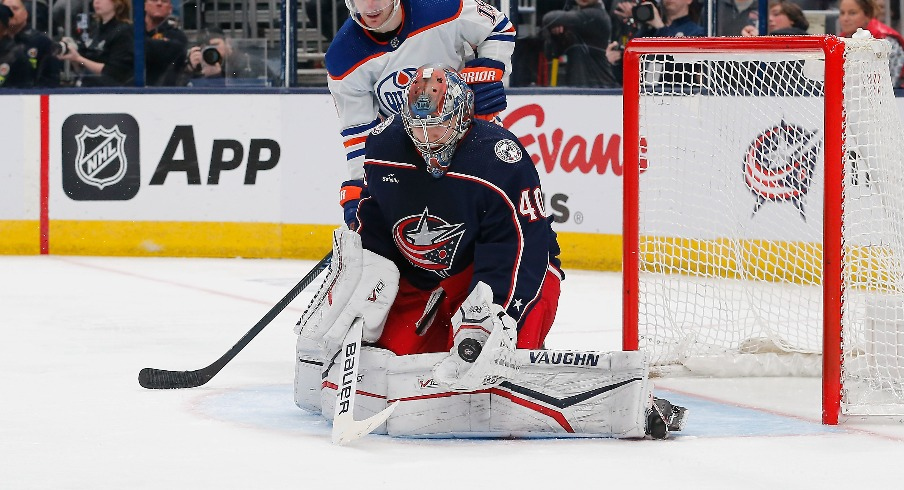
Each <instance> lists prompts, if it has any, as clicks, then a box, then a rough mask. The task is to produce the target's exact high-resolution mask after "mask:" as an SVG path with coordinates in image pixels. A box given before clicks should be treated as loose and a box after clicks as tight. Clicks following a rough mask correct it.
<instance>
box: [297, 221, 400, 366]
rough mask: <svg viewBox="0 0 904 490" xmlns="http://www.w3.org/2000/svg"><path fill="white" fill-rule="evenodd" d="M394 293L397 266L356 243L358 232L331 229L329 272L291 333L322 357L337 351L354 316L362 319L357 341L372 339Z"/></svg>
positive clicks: (381, 323) (397, 288)
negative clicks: (314, 345)
mask: <svg viewBox="0 0 904 490" xmlns="http://www.w3.org/2000/svg"><path fill="white" fill-rule="evenodd" d="M398 291H399V269H398V267H396V265H395V264H394V263H393V262H392V261H391V260H389V259H386V258H384V257H382V256H380V255H378V254H375V253H373V252H371V251H370V250H364V249H363V248H362V247H361V236H360V235H358V234H357V233H355V232H353V231H350V230H349V229H348V228H346V227H344V226H343V227H341V228H339V229H337V230H335V231H334V232H333V260H332V263H331V264H330V271H329V274H327V277H326V279H325V280H324V281H323V284H322V285H321V286H320V290H319V291H317V294H316V295H314V299H312V300H311V303H310V304H309V305H308V308H307V310H305V312H304V314H302V316H301V319H300V320H299V321H298V324H297V326H296V327H295V333H297V334H299V335H300V336H302V337H304V338H306V339H309V340H311V341H313V342H316V343H317V344H318V345H319V346H320V348H321V349H323V352H324V355H325V356H327V357H328V356H332V355H333V354H334V353H335V352H336V351H338V350H339V348H340V346H341V345H342V342H343V340H344V339H345V335H346V334H347V333H348V331H349V329H350V328H351V325H352V322H354V321H355V318H358V317H361V318H363V319H364V330H363V335H362V340H363V341H364V342H376V341H377V340H378V339H379V338H380V334H382V333H383V325H384V324H385V323H386V316H387V315H388V314H389V308H390V307H391V306H392V303H393V301H395V297H396V293H398Z"/></svg>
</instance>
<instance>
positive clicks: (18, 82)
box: [0, 4, 32, 88]
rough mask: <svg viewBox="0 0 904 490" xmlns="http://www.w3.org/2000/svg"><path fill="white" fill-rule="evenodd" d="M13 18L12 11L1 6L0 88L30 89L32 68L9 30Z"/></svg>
mask: <svg viewBox="0 0 904 490" xmlns="http://www.w3.org/2000/svg"><path fill="white" fill-rule="evenodd" d="M12 17H13V11H12V9H10V8H9V7H7V6H6V5H3V4H0V88H29V87H31V86H32V76H31V66H30V65H29V64H28V58H27V57H26V56H25V52H24V51H23V50H22V47H21V46H19V45H17V44H16V42H15V41H13V34H12V30H11V29H10V28H9V24H10V20H11V19H12Z"/></svg>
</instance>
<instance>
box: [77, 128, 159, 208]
mask: <svg viewBox="0 0 904 490" xmlns="http://www.w3.org/2000/svg"><path fill="white" fill-rule="evenodd" d="M140 140H141V136H140V132H139V128H138V122H137V121H136V120H135V118H134V117H132V116H131V115H129V114H72V115H71V116H69V117H67V118H66V120H65V121H64V122H63V127H62V130H61V145H60V146H61V148H60V149H61V150H62V160H61V164H62V173H63V191H64V192H65V193H66V195H67V196H68V197H69V198H70V199H73V200H75V201H125V200H129V199H132V198H133V197H135V196H136V195H137V194H138V190H139V188H140V187H141V165H140V164H141V162H140V160H141V157H140V148H139V141H140Z"/></svg>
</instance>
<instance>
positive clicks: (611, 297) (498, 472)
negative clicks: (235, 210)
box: [0, 256, 904, 490]
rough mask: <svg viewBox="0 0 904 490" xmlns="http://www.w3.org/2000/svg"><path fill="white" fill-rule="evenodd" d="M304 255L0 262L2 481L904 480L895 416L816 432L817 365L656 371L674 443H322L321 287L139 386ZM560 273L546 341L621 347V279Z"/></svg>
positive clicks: (278, 484)
mask: <svg viewBox="0 0 904 490" xmlns="http://www.w3.org/2000/svg"><path fill="white" fill-rule="evenodd" d="M313 265H314V262H313V261H297V260H251V259H174V258H109V257H103V258H101V257H65V256H14V257H8V256H7V257H0V489H13V490H19V489H93V490H106V489H117V490H122V489H130V490H131V489H183V488H186V489H187V488H190V489H282V488H302V489H318V488H340V487H341V488H353V489H362V490H368V489H373V488H392V489H395V490H405V489H419V490H420V489H423V488H424V487H425V486H426V485H429V488H430V489H431V490H435V489H444V488H454V489H457V490H460V489H462V488H465V489H472V488H493V485H504V488H522V487H531V488H537V487H546V486H555V487H556V488H559V487H564V488H567V487H570V486H573V485H577V486H580V487H582V488H617V489H636V488H657V487H658V488H663V486H667V487H666V488H679V489H680V488H694V489H709V488H719V489H726V488H731V489H737V488H750V489H754V488H756V489H784V488H851V487H863V488H869V486H871V485H885V487H881V488H899V487H900V486H901V483H900V481H901V479H902V477H901V476H900V475H898V474H897V471H896V469H897V467H898V466H897V465H898V464H899V463H900V461H901V460H902V457H904V423H901V422H900V421H895V420H881V421H872V420H871V421H868V422H863V421H860V420H847V421H846V422H845V423H844V424H842V425H840V426H839V427H825V426H822V425H820V424H819V416H820V407H819V389H820V385H819V380H818V379H815V378H811V379H786V378H778V379H744V380H724V379H720V380H708V379H687V378H681V379H669V380H663V381H659V382H657V387H658V391H659V394H660V395H662V396H664V397H666V398H669V399H672V401H674V402H676V403H679V404H683V405H686V406H688V407H689V408H690V415H689V418H688V427H687V430H686V432H684V433H682V435H681V436H680V437H677V438H675V439H673V440H668V441H646V440H645V441H618V440H608V439H592V440H586V439H584V440H564V439H562V440H556V439H553V440H399V439H392V438H388V437H386V436H374V435H371V436H367V437H365V438H363V439H361V440H359V441H357V443H356V444H353V445H351V446H347V447H337V446H333V445H331V444H330V442H329V441H330V438H329V431H330V427H329V424H327V423H326V422H324V421H323V420H322V419H321V418H320V417H319V416H313V415H310V414H307V413H305V412H303V411H301V410H299V409H298V408H296V407H295V405H294V403H293V401H292V388H291V383H292V375H293V364H292V363H293V357H294V344H295V335H294V334H293V333H292V328H293V326H294V324H295V321H296V320H297V318H298V317H299V316H300V315H301V312H302V310H303V309H304V307H305V305H306V304H307V302H308V301H309V300H310V297H311V295H312V294H313V291H314V290H316V284H315V286H312V287H311V288H309V290H308V291H306V292H304V293H302V295H301V296H299V298H298V299H296V300H295V301H294V302H293V303H292V305H290V306H289V308H287V310H286V311H285V312H283V314H281V315H280V316H279V317H278V318H277V319H276V320H275V321H274V322H273V323H272V324H271V325H269V326H268V327H267V328H265V329H264V330H263V332H261V334H260V335H258V337H257V338H255V339H254V340H253V341H252V342H251V344H249V345H248V347H246V348H245V350H244V351H242V352H241V353H240V354H239V355H238V356H237V357H236V358H235V359H234V360H233V361H232V362H231V363H230V364H228V365H227V366H226V367H225V368H224V369H223V371H221V372H220V373H219V374H218V375H217V376H216V377H214V379H213V380H211V381H210V382H209V383H207V384H206V385H204V386H202V387H199V388H195V389H189V390H166V391H152V390H145V389H142V388H141V387H139V386H138V382H137V375H138V371H139V370H140V369H141V368H143V367H156V368H164V369H180V370H181V369H198V368H201V367H204V366H206V365H207V364H209V363H211V362H213V361H214V360H215V359H217V358H218V357H219V356H220V355H222V354H223V353H224V352H225V351H226V350H227V349H229V348H230V347H231V346H232V345H233V344H234V343H235V342H236V341H237V340H238V339H239V338H240V337H241V336H242V335H243V334H244V333H245V332H247V331H248V329H250V328H251V326H253V325H254V323H255V322H257V321H258V320H259V319H260V318H261V317H262V316H263V315H264V314H265V313H266V312H267V311H268V310H269V309H270V307H271V306H272V305H273V304H275V303H276V302H277V301H278V300H279V299H280V298H282V296H283V295H284V294H285V293H286V292H287V291H288V290H289V289H290V288H291V287H292V286H293V285H294V284H295V283H296V282H297V281H298V280H299V279H300V278H301V277H302V276H303V275H304V274H305V273H307V272H308V270H310V268H311V267H313ZM566 274H567V277H566V281H565V282H564V283H563V297H562V301H561V303H560V309H559V315H558V319H557V322H556V325H555V326H554V327H553V331H552V333H551V334H550V337H549V341H548V347H551V348H582V349H600V350H604V349H605V350H612V349H619V348H620V338H621V337H620V329H621V327H620V312H621V295H620V276H619V275H618V274H610V273H598V272H584V271H566ZM500 488H501V487H500Z"/></svg>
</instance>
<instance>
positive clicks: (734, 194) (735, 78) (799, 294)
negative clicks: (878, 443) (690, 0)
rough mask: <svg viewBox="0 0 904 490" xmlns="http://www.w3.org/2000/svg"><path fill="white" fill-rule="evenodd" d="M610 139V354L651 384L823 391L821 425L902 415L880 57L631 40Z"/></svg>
mask: <svg viewBox="0 0 904 490" xmlns="http://www.w3.org/2000/svg"><path fill="white" fill-rule="evenodd" d="M855 37H858V36H855ZM623 131H624V161H625V165H624V174H623V179H624V257H623V267H624V276H623V277H624V286H623V302H624V304H623V329H624V332H623V348H624V349H625V350H636V349H641V350H644V351H645V352H646V353H647V356H648V358H649V360H650V363H651V369H652V371H654V372H656V371H659V372H660V373H661V374H663V375H667V374H669V373H677V372H690V373H691V374H695V373H696V374H703V375H708V376H729V377H737V376H801V375H810V376H818V375H820V374H821V376H822V421H823V423H825V424H837V423H838V420H839V416H840V415H841V414H845V415H900V414H904V273H902V270H904V231H902V226H904V163H902V156H901V155H900V153H901V152H899V151H897V149H896V147H897V146H898V145H900V144H901V141H902V137H904V131H902V125H901V123H900V121H899V117H898V109H897V105H896V103H895V99H894V93H893V90H892V87H891V79H890V77H889V68H888V43H887V42H885V41H881V40H874V39H872V38H869V39H861V38H858V39H842V38H837V37H835V36H824V37H817V36H806V37H784V36H764V37H756V38H697V39H692V38H644V39H635V40H632V42H631V43H630V44H629V46H628V49H627V50H626V52H625V58H624V128H623Z"/></svg>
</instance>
